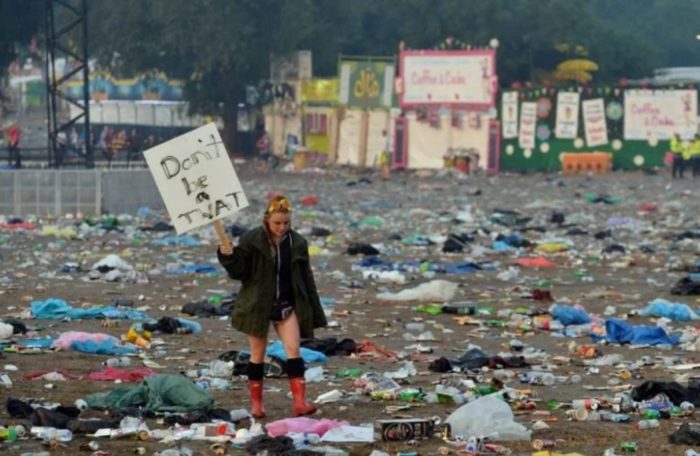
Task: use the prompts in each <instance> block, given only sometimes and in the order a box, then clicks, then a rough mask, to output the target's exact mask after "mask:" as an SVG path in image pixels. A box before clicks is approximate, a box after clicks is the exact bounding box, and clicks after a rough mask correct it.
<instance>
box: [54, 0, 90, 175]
mask: <svg viewBox="0 0 700 456" xmlns="http://www.w3.org/2000/svg"><path fill="white" fill-rule="evenodd" d="M69 39H70V44H69V43H68V41H69ZM61 57H64V58H66V62H68V61H69V60H70V62H71V63H72V64H74V65H75V66H74V67H73V68H72V69H68V66H66V70H67V71H64V72H63V74H62V75H61V76H60V77H59V76H58V75H57V73H56V59H59V58H61ZM45 65H46V68H45V72H46V92H47V103H46V109H47V115H48V142H49V143H48V146H49V147H48V150H49V157H48V161H49V166H50V167H55V168H60V167H61V166H63V164H64V159H65V156H66V154H67V153H69V148H70V147H71V145H69V144H68V138H69V131H68V130H69V129H70V128H71V127H73V126H74V125H75V124H76V123H77V122H78V121H82V124H83V127H84V129H83V135H84V136H83V137H84V141H83V142H84V147H83V149H82V150H75V149H73V150H71V152H73V153H75V155H76V156H77V157H78V160H77V162H76V161H75V160H71V163H77V164H78V165H79V166H80V164H81V163H82V164H83V165H84V166H85V167H86V168H93V167H94V166H95V160H94V155H93V148H92V138H91V129H90V87H89V78H90V76H89V66H88V19H87V0H46V62H45ZM76 74H80V75H81V76H82V81H83V90H82V97H81V98H77V99H76V98H72V97H70V96H69V95H68V94H67V93H66V92H65V91H64V90H62V86H63V84H64V83H65V82H67V81H68V80H69V79H71V78H72V77H73V76H75V75H76ZM61 100H64V101H66V102H68V103H70V104H72V105H74V106H76V107H77V108H78V110H77V114H76V115H75V117H70V115H69V117H68V119H67V120H66V119H65V117H62V116H61V111H60V106H59V102H60V101H61Z"/></svg>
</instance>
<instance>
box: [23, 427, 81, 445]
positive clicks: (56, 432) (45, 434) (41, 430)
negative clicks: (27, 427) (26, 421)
mask: <svg viewBox="0 0 700 456" xmlns="http://www.w3.org/2000/svg"><path fill="white" fill-rule="evenodd" d="M30 432H31V434H32V435H33V436H35V437H36V438H38V439H41V440H57V441H59V442H62V443H67V442H70V441H71V440H73V433H72V432H71V431H70V430H69V429H56V428H54V427H45V426H34V427H32V429H31V431H30Z"/></svg>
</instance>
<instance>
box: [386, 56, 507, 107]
mask: <svg viewBox="0 0 700 456" xmlns="http://www.w3.org/2000/svg"><path fill="white" fill-rule="evenodd" d="M400 74H401V81H402V84H401V86H402V87H401V93H400V94H399V102H400V104H401V107H402V108H404V109H410V108H414V107H417V106H421V105H440V106H448V107H466V108H481V109H487V108H491V107H494V106H495V95H496V91H497V89H498V82H497V76H496V51H495V50H493V49H480V50H456V51H401V54H400Z"/></svg>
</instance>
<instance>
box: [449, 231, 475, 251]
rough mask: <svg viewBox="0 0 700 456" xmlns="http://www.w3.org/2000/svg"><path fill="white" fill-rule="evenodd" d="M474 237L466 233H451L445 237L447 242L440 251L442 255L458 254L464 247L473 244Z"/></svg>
mask: <svg viewBox="0 0 700 456" xmlns="http://www.w3.org/2000/svg"><path fill="white" fill-rule="evenodd" d="M473 241H474V237H473V236H470V235H469V234H467V233H462V234H456V233H452V234H450V235H449V236H448V237H447V240H446V241H445V243H444V244H443V246H442V251H443V252H444V253H459V252H461V251H462V250H463V249H464V246H465V245H466V244H467V243H469V242H473Z"/></svg>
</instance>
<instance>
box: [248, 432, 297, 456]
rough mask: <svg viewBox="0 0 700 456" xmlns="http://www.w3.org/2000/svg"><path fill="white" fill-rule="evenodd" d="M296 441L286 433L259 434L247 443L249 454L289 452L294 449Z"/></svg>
mask: <svg viewBox="0 0 700 456" xmlns="http://www.w3.org/2000/svg"><path fill="white" fill-rule="evenodd" d="M294 449H295V447H294V441H293V440H292V439H291V438H289V437H287V436H284V435H281V436H278V437H270V436H269V435H259V436H257V437H253V438H252V439H251V440H250V441H248V443H246V444H245V450H246V451H247V452H248V454H280V455H281V454H287V452H289V451H294Z"/></svg>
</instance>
